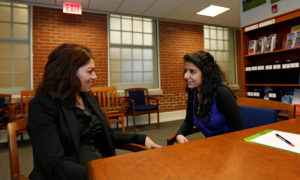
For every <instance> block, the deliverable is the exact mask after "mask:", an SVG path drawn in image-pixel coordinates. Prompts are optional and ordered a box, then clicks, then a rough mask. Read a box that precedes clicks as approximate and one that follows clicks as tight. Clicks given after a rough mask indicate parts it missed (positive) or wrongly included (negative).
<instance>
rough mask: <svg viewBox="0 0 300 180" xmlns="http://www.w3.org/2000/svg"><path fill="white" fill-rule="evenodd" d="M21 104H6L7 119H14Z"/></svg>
mask: <svg viewBox="0 0 300 180" xmlns="http://www.w3.org/2000/svg"><path fill="white" fill-rule="evenodd" d="M20 107H21V104H11V105H9V106H8V108H9V121H13V120H14V119H16V118H15V117H16V115H17V114H18V113H17V110H18V111H20Z"/></svg>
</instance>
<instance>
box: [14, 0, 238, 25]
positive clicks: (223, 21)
mask: <svg viewBox="0 0 300 180" xmlns="http://www.w3.org/2000/svg"><path fill="white" fill-rule="evenodd" d="M63 1H64V0H17V2H29V3H33V4H36V5H42V6H45V5H47V6H49V5H50V6H57V7H62V4H63ZM66 1H72V2H80V3H81V4H82V8H83V13H84V10H85V9H89V10H97V11H102V12H115V13H122V14H127V15H138V16H143V17H152V18H157V19H169V20H175V21H188V22H195V23H201V24H213V25H220V26H227V27H240V0H66ZM211 4H213V5H218V6H224V7H229V8H230V10H229V11H227V12H225V13H223V14H220V15H218V16H215V17H208V16H198V15H196V12H198V11H200V10H202V9H204V8H206V7H207V6H209V5H211Z"/></svg>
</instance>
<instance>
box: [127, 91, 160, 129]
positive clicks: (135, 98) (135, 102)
mask: <svg viewBox="0 0 300 180" xmlns="http://www.w3.org/2000/svg"><path fill="white" fill-rule="evenodd" d="M125 99H126V122H127V126H128V116H132V118H133V130H134V131H136V128H135V116H136V115H141V114H148V121H149V124H150V114H151V113H157V128H159V101H158V99H157V98H154V97H151V96H149V94H148V89H146V88H130V89H125Z"/></svg>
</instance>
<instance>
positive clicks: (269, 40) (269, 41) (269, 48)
mask: <svg viewBox="0 0 300 180" xmlns="http://www.w3.org/2000/svg"><path fill="white" fill-rule="evenodd" d="M272 45H273V43H272V36H268V37H267V39H266V43H265V52H268V51H273V48H272ZM273 46H274V45H273Z"/></svg>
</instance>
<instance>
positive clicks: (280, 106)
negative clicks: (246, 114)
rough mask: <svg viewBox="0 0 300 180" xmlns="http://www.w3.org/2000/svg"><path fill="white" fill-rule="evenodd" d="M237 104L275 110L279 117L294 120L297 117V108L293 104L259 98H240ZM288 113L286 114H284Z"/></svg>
mask: <svg viewBox="0 0 300 180" xmlns="http://www.w3.org/2000/svg"><path fill="white" fill-rule="evenodd" d="M237 104H238V105H239V106H248V107H256V108H265V109H275V110H277V112H278V116H280V117H286V118H288V119H292V118H294V117H295V116H294V115H295V106H294V105H292V104H286V103H281V102H278V101H272V100H265V99H259V98H246V97H238V98H237ZM283 112H286V113H283Z"/></svg>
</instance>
